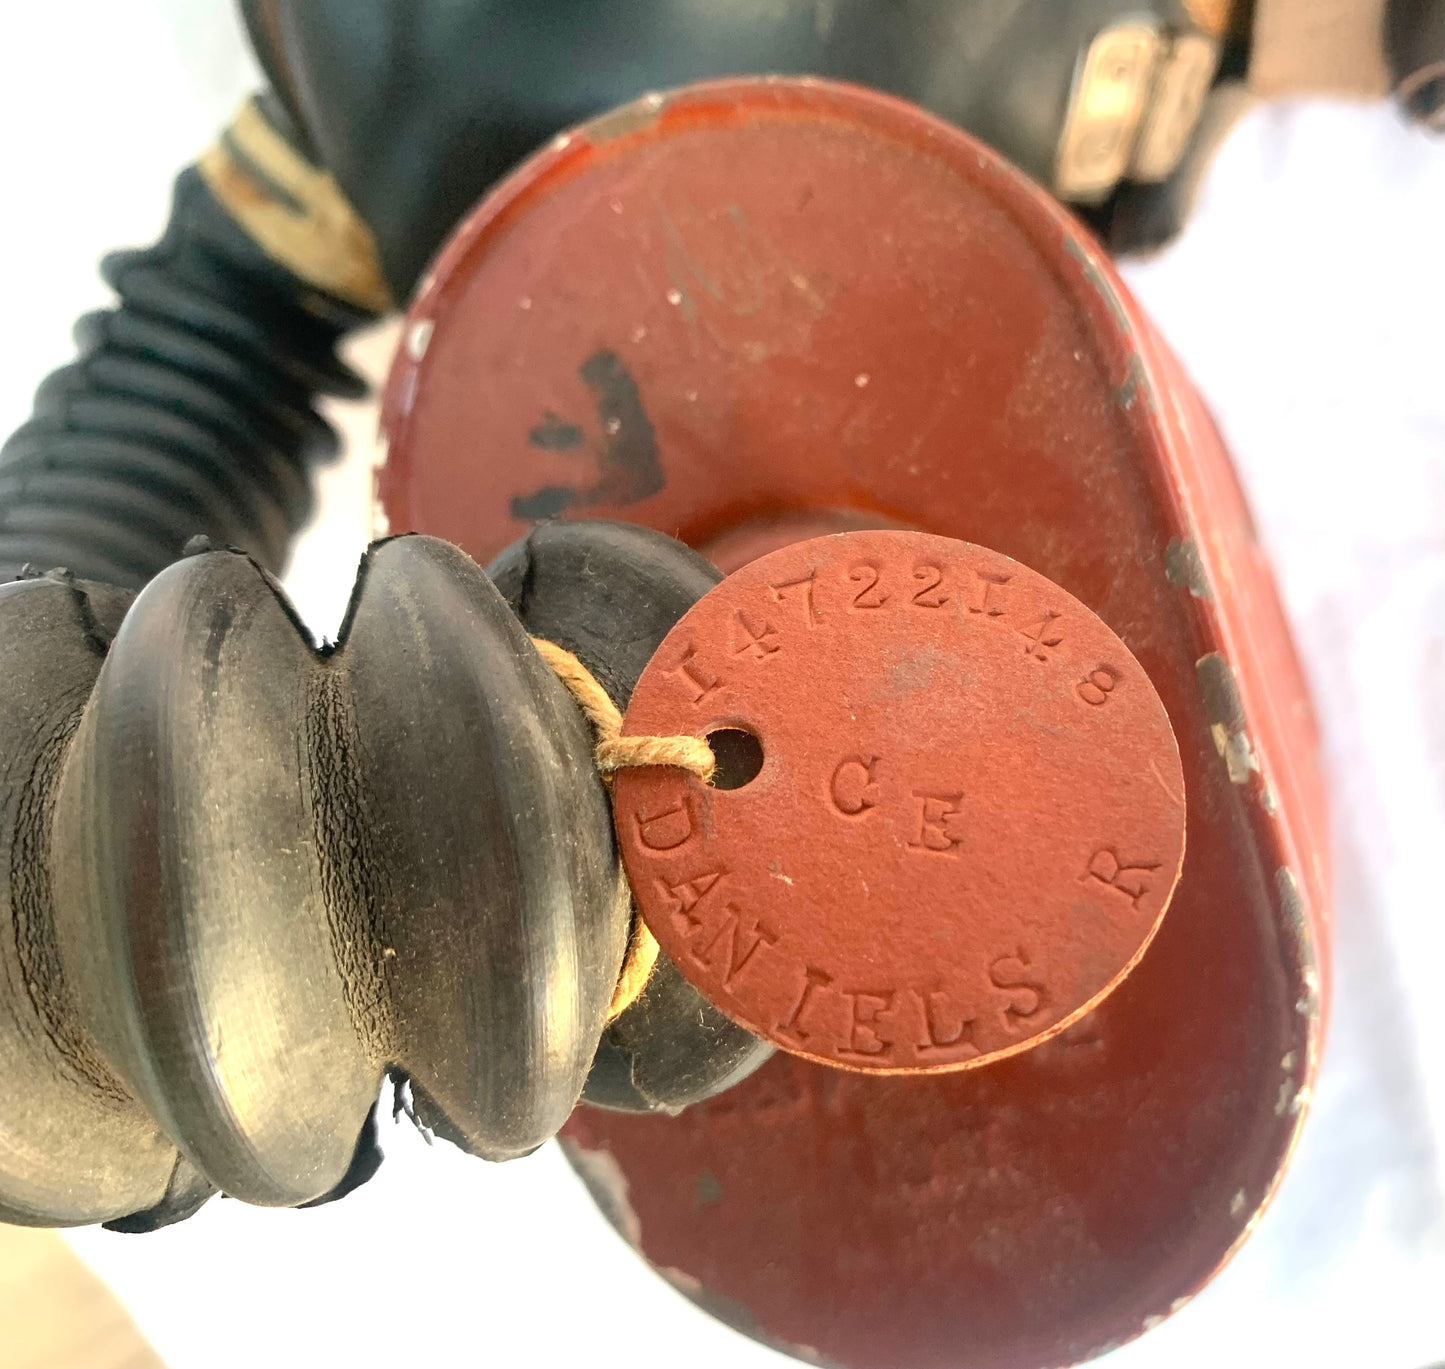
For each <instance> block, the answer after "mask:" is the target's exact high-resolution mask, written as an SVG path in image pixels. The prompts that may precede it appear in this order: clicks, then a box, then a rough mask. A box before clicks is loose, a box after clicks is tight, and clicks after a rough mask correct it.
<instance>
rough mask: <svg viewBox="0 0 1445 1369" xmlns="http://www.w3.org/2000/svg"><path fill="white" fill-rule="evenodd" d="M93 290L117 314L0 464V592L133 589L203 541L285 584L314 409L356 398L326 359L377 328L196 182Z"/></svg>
mask: <svg viewBox="0 0 1445 1369" xmlns="http://www.w3.org/2000/svg"><path fill="white" fill-rule="evenodd" d="M101 273H102V275H103V276H104V278H105V280H106V281H107V283H108V284H110V285H111V286H112V287H113V288H114V289H115V292H116V294H117V295H118V296H119V297H120V304H119V306H118V307H117V308H114V309H106V310H100V311H98V312H95V313H91V314H87V315H86V316H85V317H83V318H82V319H81V320H80V321H79V322H78V323H77V324H76V328H75V339H76V343H77V346H78V347H79V350H80V355H79V357H78V358H77V360H75V361H74V362H72V363H71V364H70V365H68V366H65V367H62V368H61V369H60V370H58V371H55V372H54V373H52V374H51V375H50V376H49V377H47V378H46V379H45V380H44V381H43V382H42V383H41V385H40V387H39V389H38V390H37V392H36V395H35V406H34V410H33V413H32V416H31V418H30V419H29V421H28V422H26V423H25V424H24V425H22V426H21V427H20V428H19V429H17V430H16V432H15V433H14V434H13V435H12V436H11V437H10V439H9V440H8V441H7V442H6V443H5V445H4V447H3V448H0V582H4V581H6V580H11V579H14V578H15V577H16V576H17V575H18V574H19V573H20V572H21V570H22V569H23V568H24V567H25V566H26V565H27V564H28V565H31V566H33V567H35V568H37V569H40V570H49V569H51V568H54V567H58V566H64V567H66V568H68V569H69V570H71V571H72V572H74V574H76V575H77V576H80V577H82V578H85V579H93V580H100V581H104V582H106V583H108V584H112V585H118V586H124V587H128V588H139V587H140V586H142V585H144V584H145V583H146V581H148V580H149V579H150V578H151V577H152V576H153V575H155V574H156V573H157V572H158V571H160V570H161V569H163V568H164V567H165V566H167V565H169V564H170V563H171V562H172V561H174V560H175V559H176V558H177V557H178V556H179V555H180V552H181V548H182V547H183V546H184V545H185V544H186V542H187V541H188V540H189V539H190V538H191V537H193V536H195V535H197V534H204V535H206V536H209V537H211V538H213V539H215V540H216V541H218V542H222V543H225V544H227V545H230V546H234V547H238V548H241V549H243V550H245V551H246V552H248V553H249V554H250V555H252V556H253V557H254V558H255V559H256V560H257V561H258V562H259V563H260V564H261V565H263V566H265V567H266V568H267V569H269V570H271V571H273V572H275V571H279V570H280V569H281V566H282V564H283V562H284V560H285V557H286V551H287V546H288V543H289V541H290V538H291V536H292V535H293V534H294V533H295V532H296V531H297V530H298V529H299V528H300V527H301V526H302V525H303V524H304V523H305V521H306V519H307V517H308V516H309V514H310V512H311V489H310V480H309V472H310V470H311V468H312V467H314V466H315V465H317V464H318V463H321V462H325V461H327V460H329V459H331V458H332V457H334V456H335V455H336V453H337V451H338V449H339V443H338V440H337V437H336V434H335V433H334V432H333V430H332V429H331V427H330V426H329V425H328V424H327V423H326V422H325V420H323V419H322V418H321V417H320V416H319V415H318V414H317V412H316V411H315V409H314V407H313V402H314V399H315V397H316V396H318V395H326V394H330V395H340V396H346V397H359V396H361V395H363V394H364V393H365V389H366V387H365V384H364V382H363V381H362V380H361V379H360V377H358V376H357V375H356V374H355V373H354V372H352V371H351V370H350V369H349V368H348V367H346V366H345V365H344V364H343V363H342V362H341V361H340V360H339V359H338V358H337V356H336V353H335V348H336V344H337V342H338V340H339V339H340V338H341V337H342V335H343V334H344V333H345V332H347V331H348V330H349V329H351V328H353V327H356V326H357V325H359V324H361V323H364V322H366V321H367V320H368V319H369V317H370V316H369V315H367V314H366V313H364V312H363V311H361V310H359V309H356V308H353V307H352V306H350V305H346V304H343V303H341V302H340V301H338V300H336V299H334V298H332V297H330V296H326V295H322V294H321V293H319V292H318V291H316V290H314V289H312V288H311V287H310V286H307V285H306V284H304V283H303V282H301V281H300V280H298V279H297V278H296V277H295V276H294V275H292V274H291V272H290V271H288V270H287V269H286V268H285V267H284V266H281V265H279V264H278V263H277V262H274V261H272V260H271V259H270V258H269V257H267V256H266V255H265V254H264V252H263V251H262V250H261V249H260V248H259V247H258V246H257V245H256V243H255V242H253V241H252V240H251V238H250V237H248V236H247V235H246V233H245V232H244V231H243V230H242V229H241V228H240V227H239V226H238V225H237V224H236V222H235V220H234V219H232V218H231V216H230V215H229V214H228V213H227V212H226V210H225V209H223V208H222V207H221V205H220V204H219V203H217V201H216V199H215V198H214V197H213V195H212V194H211V191H210V189H209V188H208V187H207V185H206V184H205V182H204V181H203V180H202V178H201V176H200V174H199V172H197V170H196V169H195V168H194V167H191V168H188V169H187V170H185V171H183V172H182V173H181V174H180V176H179V177H178V178H177V180H176V184H175V198H174V203H173V206H172V211H171V218H170V222H169V224H168V225H167V227H166V230H165V233H164V235H163V236H162V237H161V240H160V241H159V242H158V243H156V244H155V245H154V246H153V247H149V248H146V249H144V250H141V251H129V252H116V253H112V254H111V255H110V256H108V257H107V258H106V259H105V260H104V262H103V263H102V265H101Z"/></svg>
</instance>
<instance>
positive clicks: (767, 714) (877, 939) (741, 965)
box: [614, 531, 1184, 1073]
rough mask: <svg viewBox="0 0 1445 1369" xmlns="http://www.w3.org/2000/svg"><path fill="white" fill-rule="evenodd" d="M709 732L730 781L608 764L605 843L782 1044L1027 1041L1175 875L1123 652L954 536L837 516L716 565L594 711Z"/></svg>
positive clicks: (818, 1048) (1177, 816) (1057, 597)
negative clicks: (729, 751)
mask: <svg viewBox="0 0 1445 1369" xmlns="http://www.w3.org/2000/svg"><path fill="white" fill-rule="evenodd" d="M724 729H736V730H740V731H742V732H745V733H750V734H751V735H752V737H754V738H756V740H757V742H758V743H759V744H760V745H761V753H762V763H761V768H760V769H758V770H757V772H756V774H754V775H753V776H752V778H750V779H748V780H747V782H746V783H743V784H741V785H740V786H739V787H736V788H726V789H725V788H721V787H719V788H708V787H706V786H704V785H703V784H702V783H700V782H699V781H698V780H697V779H696V778H695V777H693V776H691V775H688V774H686V773H684V772H682V771H679V770H675V769H666V768H660V767H651V768H646V769H636V770H625V771H622V772H620V773H619V774H618V775H617V777H616V780H615V785H614V808H615V812H616V821H617V830H618V835H619V838H620V841H621V845H622V852H623V859H624V861H625V863H626V867H627V873H628V876H629V878H630V880H631V883H632V888H633V891H634V893H635V894H636V897H637V902H638V906H639V908H640V909H641V911H642V915H643V917H644V918H645V919H646V921H647V925H648V926H649V927H650V928H651V929H652V931H653V933H654V934H655V935H656V937H657V939H658V941H659V943H660V944H661V945H662V947H663V949H664V950H665V951H666V952H667V953H668V954H669V955H670V956H671V957H672V958H673V960H674V961H675V962H676V963H677V965H678V966H679V967H680V968H681V970H682V972H683V973H684V974H685V975H686V976H687V977H688V979H689V980H691V981H692V983H694V984H695V985H696V986H697V987H698V988H699V989H700V990H701V991H702V992H703V993H704V994H705V995H706V996H707V997H708V998H709V999H710V1000H711V1001H712V1002H714V1003H716V1004H717V1005H718V1006H719V1007H720V1008H721V1009H722V1010H723V1011H724V1012H726V1013H727V1014H728V1015H729V1016H730V1017H732V1018H733V1019H734V1020H736V1021H738V1022H740V1023H742V1024H743V1025H744V1026H746V1027H748V1028H750V1029H751V1030H752V1031H755V1032H757V1033H758V1034H759V1035H761V1036H763V1037H766V1038H767V1039H768V1040H769V1041H772V1042H774V1043H775V1044H776V1045H778V1046H779V1047H781V1048H782V1049H784V1050H787V1051H791V1052H793V1053H794V1054H798V1055H803V1056H807V1057H809V1058H810V1059H813V1060H818V1061H821V1062H823V1063H825V1064H829V1065H835V1066H841V1067H843V1068H845V1069H856V1070H872V1071H879V1072H883V1073H900V1072H910V1073H912V1072H926V1071H935V1070H950V1069H963V1068H968V1067H970V1066H973V1065H980V1064H983V1063H985V1062H987V1061H989V1060H994V1059H998V1058H999V1057H1000V1056H1004V1055H1010V1054H1013V1053H1015V1052H1017V1051H1021V1050H1025V1049H1027V1048H1028V1047H1030V1046H1033V1045H1037V1044H1038V1043H1039V1042H1041V1041H1043V1040H1045V1039H1047V1038H1048V1037H1050V1036H1052V1035H1053V1034H1054V1033H1056V1032H1058V1031H1060V1030H1062V1029H1063V1028H1064V1027H1066V1026H1067V1025H1068V1024H1069V1023H1071V1022H1073V1021H1074V1020H1076V1019H1077V1018H1078V1017H1080V1016H1081V1015H1083V1014H1084V1013H1086V1012H1087V1011H1088V1010H1089V1009H1090V1008H1092V1007H1093V1006H1094V1005H1095V1004H1096V1003H1098V1002H1099V1000H1100V999H1101V998H1103V997H1104V996H1105V995H1106V994H1107V993H1108V992H1109V991H1110V990H1111V989H1113V988H1114V987H1115V986H1116V985H1117V984H1118V983H1120V981H1121V980H1122V979H1123V978H1124V976H1125V975H1126V974H1128V972H1129V971H1130V969H1132V968H1133V966H1134V964H1135V963H1136V962H1137V961H1138V959H1139V957H1140V956H1141V955H1142V954H1143V953H1144V950H1145V948H1146V947H1147V945H1148V944H1149V940H1150V938H1151V937H1152V936H1153V934H1154V931H1155V929H1156V928H1157V927H1158V925H1159V922H1160V919H1161V918H1162V917H1163V915H1164V911H1165V909H1166V908H1167V906H1168V904H1169V899H1170V896H1171V894H1172V892H1173V889H1174V885H1175V882H1176V880H1177V879H1178V877H1179V870H1180V866H1181V864H1182V861H1183V857H1184V781H1183V776H1182V773H1181V770H1180V764H1179V751H1178V747H1177V746H1176V744H1175V740H1174V734H1173V731H1172V730H1171V728H1170V725H1169V719H1168V717H1167V715H1166V714H1165V711H1164V706H1163V704H1162V703H1161V702H1160V700H1159V697H1158V695H1157V694H1156V693H1155V692H1154V689H1153V686H1152V685H1151V684H1150V682H1149V679H1148V677H1147V676H1146V675H1145V673H1144V670H1143V668H1142V667H1141V666H1140V665H1139V663H1138V662H1137V661H1136V660H1135V659H1134V657H1133V656H1132V655H1131V654H1130V652H1129V650H1128V649H1127V648H1126V647H1125V646H1124V644H1123V642H1121V641H1120V640H1119V638H1118V637H1116V636H1115V635H1114V633H1113V632H1111V631H1110V630H1109V628H1108V627H1106V626H1105V624H1104V623H1103V622H1102V621H1101V620H1100V619H1099V618H1098V617H1097V616H1095V614H1093V613H1092V612H1090V610H1089V609H1087V608H1086V607H1085V606H1084V605H1083V604H1081V603H1080V602H1079V601H1078V600H1077V599H1075V598H1073V596H1072V595H1069V594H1067V593H1065V592H1064V591H1063V590H1061V589H1060V588H1059V587H1058V586H1057V585H1055V584H1053V583H1052V582H1050V581H1049V580H1046V579H1045V578H1044V577H1043V576H1042V575H1038V574H1036V573H1035V572H1034V571H1031V570H1029V569H1028V568H1027V567H1025V566H1022V565H1020V564H1019V563H1018V562H1016V561H1013V560H1010V559H1009V558H1008V557H1006V556H1001V555H999V554H998V553H996V552H992V551H989V550H986V549H985V548H983V547H979V546H974V545H972V544H971V543H967V542H958V541H954V540H952V539H949V538H944V537H935V536H931V535H929V534H925V533H914V532H872V531H870V532H850V533H842V534H839V535H837V536H832V537H821V538H818V539H816V540H813V541H809V542H801V543H797V544H795V545H793V546H790V547H786V548H784V549H783V550H781V551H777V552H774V553H772V554H770V555H768V556H764V557H762V558H761V559H760V560H757V561H754V562H752V563H751V564H749V565H747V566H745V567H744V568H743V569H742V570H740V571H738V572H737V573H735V574H734V575H732V576H730V577H729V578H728V579H727V580H725V581H724V582H723V583H722V584H720V585H719V586H718V587H717V588H716V589H714V590H712V591H711V592H710V593H709V594H708V595H707V596H706V597H705V598H703V599H702V600H700V601H699V602H698V603H697V604H696V605H695V606H694V607H693V608H692V609H691V610H690V611H689V612H688V613H687V615H686V616H685V617H684V618H683V619H682V620H681V621H680V622H679V623H678V624H677V626H676V627H675V628H674V629H673V630H672V631H671V632H670V633H669V634H668V636H667V638H666V639H665V640H664V642H663V644H662V646H661V647H660V648H659V649H658V651H657V653H656V655H655V656H654V657H653V658H652V661H651V662H650V663H649V665H648V667H647V669H646V670H645V671H644V673H643V675H642V678H641V680H640V681H639V682H638V685H637V689H636V690H635V692H634V693H633V695H632V700H631V704H630V706H629V708H628V711H627V716H626V720H625V724H624V727H623V732H624V734H625V735H653V736H658V735H672V734H681V733H686V734H691V735H694V736H708V735H710V734H712V733H715V732H718V731H720V730H724ZM737 778H738V776H737V775H734V776H733V780H734V781H735V780H736V779H737ZM722 782H723V783H727V782H729V780H728V778H727V777H726V776H723V777H722Z"/></svg>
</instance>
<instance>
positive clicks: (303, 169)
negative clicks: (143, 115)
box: [198, 100, 393, 314]
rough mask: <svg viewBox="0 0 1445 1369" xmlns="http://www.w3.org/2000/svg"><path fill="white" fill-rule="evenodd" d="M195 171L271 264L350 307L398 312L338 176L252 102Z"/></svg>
mask: <svg viewBox="0 0 1445 1369" xmlns="http://www.w3.org/2000/svg"><path fill="white" fill-rule="evenodd" d="M198 165H199V168H200V172H201V175H202V177H203V178H204V179H205V182H206V184H207V185H208V186H209V187H210V189H211V193H212V194H213V195H214V196H215V197H216V199H217V200H219V201H220V202H221V204H222V205H224V206H225V208H226V210H227V211H228V212H229V213H230V215H231V217H232V218H234V219H235V220H236V222H237V223H238V224H240V225H241V227H242V228H244V229H245V230H246V232H247V233H248V234H250V236H251V238H252V239H253V240H254V241H255V242H256V244H257V245H258V246H259V247H260V248H261V250H262V251H264V252H265V253H266V255H267V256H268V257H270V258H271V259H272V260H273V261H276V262H279V263H280V264H281V265H282V266H284V267H286V269H287V270H289V271H290V272H291V273H292V274H293V275H295V276H297V277H298V278H299V279H301V280H303V281H305V282H306V283H307V284H308V285H312V286H315V287H316V289H318V290H322V291H324V292H325V293H326V294H328V295H333V296H335V297H336V298H337V299H341V300H345V301H346V302H347V303H348V304H354V305H357V306H358V307H359V308H362V309H366V310H368V311H369V312H371V313H374V314H384V313H388V312H389V311H390V310H391V309H392V308H393V301H392V297H391V291H390V289H389V288H388V287H387V284H386V278H385V277H384V276H383V275H382V273H381V263H380V259H379V258H378V256H377V252H376V239H375V238H374V237H373V236H372V233H371V229H370V228H368V227H367V225H366V223H365V222H364V221H363V220H362V218H361V216H360V215H359V214H358V213H357V212H356V210H355V209H353V208H352V206H351V202H350V201H349V200H348V199H347V198H346V196H345V195H343V194H342V193H341V187H340V186H338V185H337V184H336V179H335V177H333V176H332V175H331V174H330V173H329V172H326V171H320V170H318V169H317V168H316V167H314V166H312V164H311V163H310V162H308V161H307V160H306V159H305V158H304V157H303V156H302V155H301V154H300V153H299V152H298V151H297V150H296V149H295V148H294V147H292V146H291V144H290V143H289V142H287V141H286V139H285V138H283V137H282V136H281V135H280V134H279V133H278V132H277V131H276V130H275V129H274V128H272V126H271V125H270V124H269V123H268V122H267V120H266V116H265V115H264V114H262V113H261V110H260V108H259V106H258V105H257V104H256V102H255V101H254V100H248V101H247V102H246V103H245V104H244V105H242V106H241V111H240V113H239V114H237V115H236V118H235V121H234V122H233V123H232V124H231V126H230V127H229V128H228V129H227V130H226V131H225V132H224V133H223V134H222V135H221V138H220V141H219V142H217V143H216V144H215V146H213V147H212V148H210V150H209V151H207V152H206V153H204V154H203V155H202V157H201V160H200V162H199V164H198Z"/></svg>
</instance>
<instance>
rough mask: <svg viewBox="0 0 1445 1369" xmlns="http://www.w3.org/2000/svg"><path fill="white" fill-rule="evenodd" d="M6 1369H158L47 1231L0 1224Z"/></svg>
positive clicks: (91, 1279) (97, 1285)
mask: <svg viewBox="0 0 1445 1369" xmlns="http://www.w3.org/2000/svg"><path fill="white" fill-rule="evenodd" d="M0 1364H3V1365H4V1366H5V1369H164V1366H163V1365H162V1364H161V1360H160V1358H159V1356H158V1355H157V1354H156V1352H155V1351H154V1350H152V1349H151V1348H150V1346H149V1345H147V1344H146V1343H145V1341H144V1340H143V1339H142V1337H141V1334H140V1332H139V1331H138V1330H136V1327H135V1323H134V1322H132V1321H131V1319H130V1317H129V1316H127V1315H126V1311H125V1309H124V1308H123V1307H122V1306H121V1305H120V1303H119V1302H117V1301H116V1299H115V1296H114V1294H112V1293H111V1291H110V1290H109V1289H108V1288H107V1287H106V1286H105V1285H104V1284H103V1283H102V1282H101V1281H100V1280H99V1279H98V1278H96V1276H95V1275H94V1274H92V1273H91V1272H90V1270H89V1269H87V1268H86V1266H85V1265H84V1264H82V1263H81V1262H80V1260H78V1259H77V1258H76V1257H75V1255H74V1254H72V1253H71V1249H70V1247H69V1246H68V1245H66V1243H65V1242H64V1241H63V1240H62V1239H61V1238H60V1237H59V1236H58V1235H57V1234H56V1233H55V1232H53V1231H32V1230H30V1229H28V1228H26V1227H18V1226H5V1225H3V1224H0Z"/></svg>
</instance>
